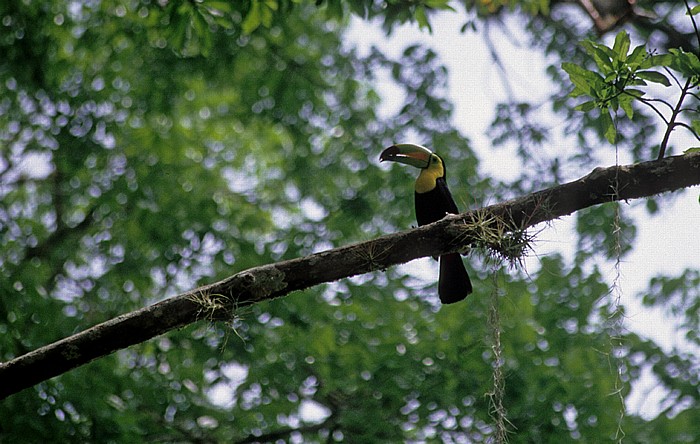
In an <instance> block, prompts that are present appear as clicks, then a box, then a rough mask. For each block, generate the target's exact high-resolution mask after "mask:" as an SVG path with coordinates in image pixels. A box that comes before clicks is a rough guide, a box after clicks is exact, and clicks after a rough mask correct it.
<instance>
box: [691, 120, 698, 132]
mask: <svg viewBox="0 0 700 444" xmlns="http://www.w3.org/2000/svg"><path fill="white" fill-rule="evenodd" d="M690 127H691V128H693V131H695V135H696V136H700V120H691V121H690Z"/></svg>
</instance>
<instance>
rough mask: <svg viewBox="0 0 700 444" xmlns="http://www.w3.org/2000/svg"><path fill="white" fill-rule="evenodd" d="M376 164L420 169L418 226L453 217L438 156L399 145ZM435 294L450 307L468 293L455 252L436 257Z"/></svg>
mask: <svg viewBox="0 0 700 444" xmlns="http://www.w3.org/2000/svg"><path fill="white" fill-rule="evenodd" d="M379 161H380V162H384V161H392V162H399V163H403V164H406V165H412V166H414V167H417V168H420V174H419V175H418V178H417V179H416V184H415V205H416V221H417V222H418V226H421V225H426V224H429V223H432V222H436V221H438V220H440V219H442V218H443V217H445V216H446V215H447V214H457V213H459V210H458V209H457V204H455V201H454V199H453V198H452V194H451V193H450V190H449V189H448V188H447V182H446V180H445V162H444V161H443V160H442V157H440V156H438V155H437V154H435V153H433V152H432V151H430V150H429V149H428V148H426V147H424V146H421V145H414V144H411V143H399V144H395V145H392V146H390V147H388V148H386V149H385V150H384V151H382V153H381V154H380V156H379ZM439 261H440V275H439V278H438V295H439V296H440V302H442V303H443V304H453V303H455V302H459V301H461V300H463V299H465V298H466V297H467V295H469V294H470V293H471V292H472V283H471V280H470V279H469V274H467V270H466V269H465V268H464V264H463V263H462V257H461V256H460V254H459V253H449V254H443V255H442V256H440V258H439Z"/></svg>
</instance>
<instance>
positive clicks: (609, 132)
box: [600, 109, 617, 144]
mask: <svg viewBox="0 0 700 444" xmlns="http://www.w3.org/2000/svg"><path fill="white" fill-rule="evenodd" d="M600 120H601V123H602V125H603V134H604V135H605V138H606V139H607V141H608V142H610V143H612V144H614V143H615V139H616V138H617V130H616V129H615V124H614V123H613V119H612V116H611V115H610V111H608V110H605V109H602V110H600Z"/></svg>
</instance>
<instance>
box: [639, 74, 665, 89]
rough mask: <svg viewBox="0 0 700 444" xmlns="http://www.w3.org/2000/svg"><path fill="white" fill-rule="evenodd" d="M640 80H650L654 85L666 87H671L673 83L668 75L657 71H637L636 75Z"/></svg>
mask: <svg viewBox="0 0 700 444" xmlns="http://www.w3.org/2000/svg"><path fill="white" fill-rule="evenodd" d="M635 74H636V75H637V77H639V78H640V79H644V80H648V81H650V82H654V83H660V84H662V85H664V86H671V82H670V81H669V80H668V77H666V75H664V74H661V73H660V72H657V71H637V72H636V73H635Z"/></svg>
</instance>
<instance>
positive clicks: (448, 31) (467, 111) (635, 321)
mask: <svg viewBox="0 0 700 444" xmlns="http://www.w3.org/2000/svg"><path fill="white" fill-rule="evenodd" d="M464 21H465V16H464V14H463V13H444V14H442V15H441V16H439V17H437V18H436V19H435V20H434V21H433V22H432V25H433V33H432V34H429V33H428V32H427V31H420V30H419V29H418V27H417V25H406V26H402V27H400V28H397V29H395V30H394V32H393V33H392V35H391V36H390V37H387V36H386V35H385V34H384V32H383V31H382V30H381V27H380V25H379V24H378V23H368V22H366V21H361V20H354V21H353V24H352V26H351V29H350V32H349V33H348V34H347V41H348V44H354V45H357V47H358V48H359V49H360V50H361V52H366V51H368V50H369V48H370V47H371V46H377V47H378V48H380V49H381V50H382V51H383V52H385V53H386V54H388V55H390V56H396V57H398V55H400V54H401V52H402V51H403V49H404V48H406V47H407V46H408V45H410V44H413V43H416V42H420V43H422V44H425V45H428V46H430V47H431V48H433V49H434V50H435V51H436V52H437V53H438V54H439V56H440V58H441V60H442V61H443V63H445V64H446V65H447V67H448V69H449V72H450V77H449V82H450V84H449V91H450V95H451V99H452V101H453V103H454V105H455V114H454V122H455V124H456V126H457V127H458V128H459V129H460V130H461V131H462V132H463V133H464V134H466V135H467V136H468V137H469V138H470V139H471V142H472V146H473V147H474V148H475V149H476V151H477V152H478V153H479V155H480V159H481V162H482V164H481V166H482V171H483V172H485V173H487V174H490V175H492V176H494V177H499V178H502V179H508V178H512V177H515V175H516V174H517V172H518V170H519V169H520V168H521V165H520V163H519V161H518V158H517V157H516V156H515V155H513V154H512V153H509V152H508V150H506V149H503V148H499V149H497V150H496V149H494V148H493V147H492V146H491V143H490V140H489V139H488V137H487V136H486V129H487V128H488V126H489V124H490V123H491V120H492V118H493V112H494V109H495V104H496V103H498V101H500V100H503V99H505V98H506V97H507V95H506V90H505V88H504V83H503V79H502V76H501V73H500V71H499V68H498V67H497V66H496V65H495V64H494V62H493V59H492V58H491V55H490V53H489V50H488V48H487V45H486V44H485V42H484V40H483V39H482V37H481V36H480V35H478V34H474V33H465V34H461V33H460V32H459V30H460V28H461V26H462V25H463V24H464ZM508 27H509V29H510V30H511V33H512V35H515V36H518V35H522V33H523V31H521V30H519V28H518V26H517V24H516V23H513V22H510V23H508ZM492 32H493V34H492V36H493V39H492V40H493V41H494V42H495V43H496V46H497V47H498V53H499V56H500V57H501V60H502V62H503V63H504V64H505V65H506V69H507V77H508V82H509V85H510V88H511V94H513V96H514V97H515V98H516V99H522V100H525V101H531V102H534V103H545V102H546V101H547V97H548V94H549V93H550V92H551V89H552V88H554V86H553V85H551V84H550V82H549V80H548V78H547V77H546V76H545V72H544V69H545V63H544V62H545V61H544V59H543V56H542V54H540V53H536V52H532V51H528V50H525V49H523V48H522V47H521V48H518V47H516V46H514V45H513V43H512V40H510V39H509V38H505V36H504V35H502V34H501V33H500V32H499V31H498V30H497V29H493V30H492ZM613 37H614V36H613ZM634 44H635V42H633V45H634ZM637 44H639V43H637ZM381 92H382V95H383V97H384V99H385V104H384V108H383V110H382V111H383V112H387V113H390V112H392V111H394V110H395V109H397V108H398V107H399V106H401V104H402V97H401V96H400V95H398V89H397V88H396V87H395V86H393V85H392V84H391V82H390V80H388V76H387V78H386V80H385V81H384V82H382V90H381ZM561 125H565V122H563V121H556V120H554V119H553V120H552V122H551V123H550V127H552V128H556V127H558V126H561ZM659 137H660V136H659ZM417 142H418V143H420V142H421V141H417ZM555 143H557V145H561V146H567V144H568V146H570V144H571V143H573V142H570V141H564V140H562V141H556V142H555ZM650 143H657V141H652V142H650ZM690 143H691V142H690V139H689V141H688V145H685V146H688V147H689V146H693V145H690ZM679 145H680V143H679ZM380 148H381V147H377V149H378V152H379V149H380ZM431 148H433V149H434V150H435V151H438V152H439V150H440V147H431ZM557 149H560V146H557ZM609 151H611V150H609ZM624 158H625V157H624V153H621V159H624ZM602 162H603V163H601V165H600V166H603V167H605V166H611V165H614V163H615V158H614V155H612V154H611V155H610V156H609V158H608V159H603V160H602ZM622 162H623V163H624V160H623V161H622ZM570 170H571V171H572V172H573V171H575V170H576V168H575V167H573V166H572V168H570ZM564 171H567V169H566V168H565V169H564ZM584 174H585V173H584ZM582 175H583V174H580V172H578V171H576V173H575V174H572V175H571V176H570V177H567V178H566V179H567V180H575V179H578V178H579V176H582ZM532 191H537V190H532ZM454 193H455V192H454V191H453V194H454ZM698 194H700V189H698V188H695V189H691V190H689V191H686V192H685V193H684V194H683V195H682V196H681V197H679V198H677V199H676V200H675V202H673V203H672V204H670V205H664V206H663V207H662V210H661V212H660V213H659V214H658V215H657V216H655V217H650V216H648V215H647V213H646V211H645V210H644V208H641V207H639V204H637V206H636V207H634V208H631V209H630V210H629V212H628V214H631V215H634V217H635V220H637V221H638V225H637V228H638V232H637V238H636V240H635V241H634V252H633V253H631V254H630V255H629V256H627V257H626V258H625V259H624V261H623V263H622V264H621V279H620V281H619V284H620V288H621V289H622V293H621V301H622V304H623V305H624V306H625V308H626V313H627V316H628V319H627V320H626V323H625V327H626V328H628V329H630V330H632V331H635V332H637V333H639V334H642V335H643V336H646V337H649V338H652V339H654V340H655V341H656V342H657V343H659V344H660V345H661V346H663V347H664V348H665V349H667V350H668V349H671V348H674V347H678V348H681V349H686V350H687V349H688V347H689V345H688V344H687V343H685V342H684V341H683V338H682V336H681V335H678V334H677V333H676V332H675V331H674V322H673V320H672V319H668V318H666V317H664V316H662V315H661V313H660V312H659V311H652V310H648V309H645V308H644V307H642V306H641V305H640V304H639V302H638V299H639V298H638V297H637V295H638V293H639V292H641V291H643V290H644V289H646V288H647V285H648V282H649V278H650V277H652V276H654V275H656V274H666V275H669V276H677V275H679V274H680V273H681V272H682V271H683V270H684V269H685V268H688V267H697V266H698V258H699V257H700V236H698V228H697V227H699V226H700V205H699V204H698ZM630 204H631V203H630ZM630 206H631V205H630ZM574 229H575V226H574V220H573V218H572V217H567V218H563V219H561V220H559V221H556V222H554V223H553V224H552V225H551V227H546V228H545V229H544V230H543V231H542V232H541V233H540V235H539V236H538V241H537V243H536V244H535V249H536V251H535V253H536V255H537V256H540V257H541V256H546V255H548V254H550V253H552V252H555V251H558V252H561V253H563V254H564V255H566V256H569V257H571V255H572V252H573V248H575V245H573V243H572V240H573V239H575V238H576V237H575V232H574ZM537 256H533V257H532V258H530V259H529V260H528V261H527V262H526V266H527V269H528V270H530V271H535V270H537V269H538V268H539V265H538V262H539V259H538V258H537ZM408 266H410V267H411V269H412V270H413V272H416V271H417V270H416V268H418V267H420V268H424V269H422V270H420V271H418V273H420V275H421V276H425V277H427V278H430V279H437V266H436V265H435V264H434V263H433V262H432V261H429V260H425V261H417V262H412V263H411V264H409V265H408ZM601 269H602V271H603V272H607V273H608V276H609V277H608V281H609V282H612V281H613V277H614V276H615V267H614V264H603V265H602V267H601ZM655 385H656V382H655V381H654V380H653V379H651V378H645V379H644V380H643V381H642V383H641V384H639V385H637V386H635V390H634V391H633V393H632V395H631V396H629V398H628V409H629V410H630V411H631V412H640V411H641V412H642V413H643V414H644V416H647V417H653V416H655V415H656V414H657V413H658V400H659V399H660V396H662V395H663V391H661V390H658V389H656V390H655V389H654V386H655Z"/></svg>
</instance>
